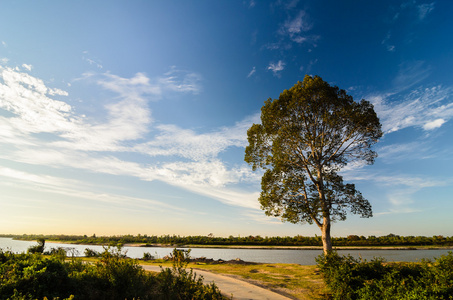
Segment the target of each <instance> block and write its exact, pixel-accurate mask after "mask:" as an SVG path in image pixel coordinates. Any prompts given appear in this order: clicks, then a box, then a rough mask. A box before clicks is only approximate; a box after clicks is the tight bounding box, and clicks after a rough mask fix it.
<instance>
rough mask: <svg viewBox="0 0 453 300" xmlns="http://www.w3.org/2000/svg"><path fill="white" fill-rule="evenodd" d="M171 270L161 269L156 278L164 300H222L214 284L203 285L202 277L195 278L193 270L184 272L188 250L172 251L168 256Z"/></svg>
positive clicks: (188, 257) (187, 261) (187, 260)
mask: <svg viewBox="0 0 453 300" xmlns="http://www.w3.org/2000/svg"><path fill="white" fill-rule="evenodd" d="M170 260H171V261H172V263H173V267H172V268H171V269H169V268H167V269H163V268H162V271H161V272H160V274H159V275H158V276H157V279H158V281H159V282H160V285H159V290H160V292H161V293H162V294H163V295H165V298H164V299H169V300H173V299H224V297H223V296H222V295H221V293H220V290H219V289H218V288H217V286H216V285H215V284H213V283H212V284H209V285H203V277H202V276H200V277H198V278H197V275H196V273H194V272H193V269H190V270H189V271H187V270H186V267H187V264H188V263H189V261H190V250H189V251H182V250H177V249H174V250H173V253H172V254H171V255H170Z"/></svg>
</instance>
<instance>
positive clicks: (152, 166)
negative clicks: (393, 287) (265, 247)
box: [0, 1, 453, 236]
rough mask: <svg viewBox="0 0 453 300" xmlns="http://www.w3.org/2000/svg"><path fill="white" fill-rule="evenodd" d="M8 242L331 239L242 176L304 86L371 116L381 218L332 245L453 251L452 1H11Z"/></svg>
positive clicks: (354, 224) (4, 156)
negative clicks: (271, 122)
mask: <svg viewBox="0 0 453 300" xmlns="http://www.w3.org/2000/svg"><path fill="white" fill-rule="evenodd" d="M0 11H1V12H2V16H1V18H0V42H1V44H0V149H1V150H0V206H1V209H0V232H3V233H18V234H22V233H45V234H88V235H91V234H93V233H95V234H97V235H118V234H138V233H140V234H156V235H162V234H179V235H208V234H210V233H212V234H214V235H215V236H229V235H233V236H237V235H241V236H244V235H262V236H275V235H280V236H286V235H289V236H293V235H297V234H300V235H309V236H313V235H315V234H318V235H320V232H319V229H318V228H317V227H316V226H310V225H294V224H286V223H282V222H281V221H280V220H278V219H275V218H269V217H266V216H265V215H264V213H263V211H261V210H260V207H259V203H258V201H257V198H258V195H259V192H260V176H261V173H260V172H253V171H252V170H251V168H250V167H249V166H248V165H247V164H246V163H245V162H244V160H243V156H244V148H245V146H246V145H247V140H246V131H247V129H248V128H249V127H250V126H251V124H252V123H253V122H255V123H257V122H259V113H260V108H261V106H262V105H263V103H264V101H265V100H266V99H268V98H277V97H278V95H279V94H280V93H281V92H282V91H283V90H284V89H288V88H290V87H292V86H293V85H294V84H295V83H296V82H297V81H298V80H302V79H303V77H304V75H305V74H309V75H319V76H321V77H322V78H323V79H324V80H326V81H327V82H329V83H330V84H332V85H337V86H338V87H340V88H342V89H346V90H347V91H348V93H349V94H350V95H352V96H353V97H354V99H356V100H360V99H367V100H369V101H371V102H372V103H373V104H374V105H375V110H376V111H377V113H378V116H379V117H380V120H381V123H382V125H383V130H384V132H385V134H384V136H383V138H382V139H381V141H380V142H379V143H378V144H377V145H376V146H375V150H376V151H377V152H378V154H379V157H378V159H377V160H376V162H375V164H374V165H372V166H360V165H348V166H347V167H346V168H345V169H344V170H343V171H342V175H343V176H344V179H345V180H346V181H347V182H352V183H355V184H356V186H357V188H358V189H359V190H360V191H361V192H362V194H363V195H364V196H365V197H366V198H367V199H369V201H370V202H371V204H372V206H373V212H374V217H373V218H370V219H360V218H358V217H356V216H352V215H350V216H349V218H348V219H347V220H346V221H345V222H338V223H335V224H334V225H333V228H332V234H333V235H334V236H346V235H349V234H358V235H365V236H368V235H386V234H389V233H394V234H400V235H427V236H430V235H437V234H442V235H446V236H451V235H453V232H452V228H453V218H451V211H452V210H453V199H452V195H453V187H452V185H453V175H452V174H453V173H452V171H451V170H452V169H453V159H452V155H451V153H453V151H452V150H453V139H452V132H453V122H452V118H453V76H452V70H453V39H452V37H451V36H452V35H451V32H452V30H453V19H452V18H451V15H452V13H453V2H451V1H434V2H431V1H77V2H76V1H39V2H38V1H2V2H1V3H0Z"/></svg>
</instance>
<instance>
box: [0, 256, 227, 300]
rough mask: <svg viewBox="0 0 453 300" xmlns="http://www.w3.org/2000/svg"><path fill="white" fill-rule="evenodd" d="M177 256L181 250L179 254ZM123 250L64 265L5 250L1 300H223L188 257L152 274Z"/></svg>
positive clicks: (0, 265)
mask: <svg viewBox="0 0 453 300" xmlns="http://www.w3.org/2000/svg"><path fill="white" fill-rule="evenodd" d="M175 251H177V250H175ZM124 256H125V255H124V253H122V252H121V249H120V248H118V249H117V250H110V248H107V249H105V251H104V252H103V253H102V254H101V258H100V260H99V261H98V262H96V263H95V264H88V263H84V262H83V261H81V260H80V259H72V260H71V261H68V262H65V261H64V260H62V259H61V257H59V256H58V253H57V255H53V256H50V257H47V258H46V257H44V256H42V255H40V254H24V253H22V254H14V253H11V252H3V251H2V250H1V249H0V300H3V299H5V300H6V299H11V300H31V299H44V298H47V299H49V300H50V299H57V298H58V299H84V300H85V299H87V300H91V299H93V300H94V299H96V300H124V299H131V300H132V299H142V300H147V299H223V298H222V296H221V295H220V291H219V290H218V288H217V287H216V286H215V285H214V284H211V285H208V286H205V285H203V282H202V278H201V277H200V278H197V277H196V274H194V273H193V271H192V270H190V271H186V270H185V269H184V268H185V267H186V266H187V263H186V259H187V258H188V256H185V255H182V256H181V255H179V252H174V255H173V256H172V257H173V258H174V267H173V269H162V271H161V272H160V273H159V274H157V275H153V274H152V273H147V272H145V270H144V269H143V268H142V267H141V266H140V265H138V264H137V261H136V260H133V259H129V258H124Z"/></svg>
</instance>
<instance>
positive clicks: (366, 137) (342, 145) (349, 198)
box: [245, 75, 382, 253]
mask: <svg viewBox="0 0 453 300" xmlns="http://www.w3.org/2000/svg"><path fill="white" fill-rule="evenodd" d="M247 135H248V142H249V145H248V146H247V148H246V150H245V161H246V162H247V163H249V164H250V165H252V167H253V170H256V169H257V168H262V169H264V170H265V173H264V175H263V177H262V180H261V189H262V191H261V195H260V198H259V201H260V203H261V208H262V209H263V210H264V211H265V213H266V215H268V216H275V217H280V218H281V219H282V221H287V222H291V223H309V224H312V223H315V224H316V225H317V226H318V227H319V228H320V230H321V232H322V242H323V249H324V253H327V252H329V251H331V250H332V242H331V236H330V229H331V223H332V222H335V221H337V220H345V219H346V213H347V211H348V210H349V211H350V212H351V213H354V214H359V215H361V217H365V218H368V217H371V216H372V210H371V205H370V203H369V202H368V200H366V199H365V198H364V197H363V196H362V194H361V193H360V192H359V191H357V190H356V189H355V186H354V184H345V183H344V182H343V178H342V176H340V175H338V172H339V171H340V170H341V168H343V167H345V166H346V165H347V164H348V163H351V162H365V163H367V164H372V163H373V162H374V159H375V158H376V157H377V154H376V153H375V152H374V151H372V150H371V146H372V145H373V144H375V143H376V142H377V141H378V139H379V138H380V137H381V136H382V131H381V124H380V122H379V119H378V117H377V115H376V113H375V111H374V108H373V105H372V104H371V103H370V102H368V101H365V100H361V101H360V102H354V100H353V98H352V97H351V96H349V95H347V94H346V92H345V91H344V90H340V89H339V88H338V87H336V86H333V87H332V86H330V85H329V84H328V83H327V82H325V81H323V80H322V78H321V77H319V76H315V77H311V76H308V75H307V76H305V78H304V81H303V82H298V83H297V84H296V85H294V86H293V87H292V88H291V89H289V90H285V91H283V93H281V94H280V97H279V98H278V99H274V100H272V99H268V100H267V101H266V102H265V104H264V106H263V107H262V108H261V124H253V125H252V127H251V128H250V129H249V130H248V132H247Z"/></svg>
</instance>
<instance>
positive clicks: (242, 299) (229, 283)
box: [141, 265, 291, 300]
mask: <svg viewBox="0 0 453 300" xmlns="http://www.w3.org/2000/svg"><path fill="white" fill-rule="evenodd" d="M141 266H142V267H143V269H145V270H147V271H152V272H160V267H158V266H149V265H141ZM194 272H195V273H196V274H197V276H200V275H201V276H203V278H204V282H205V283H211V282H215V284H216V285H217V286H218V287H219V289H220V290H221V291H222V294H224V295H225V296H228V297H231V295H233V299H234V300H255V299H256V300H266V299H268V300H288V299H291V298H288V297H285V296H282V295H280V294H277V293H274V292H272V291H269V290H266V289H264V288H261V287H259V286H256V285H253V284H250V283H248V282H245V281H242V280H239V279H235V278H232V277H228V276H223V275H218V274H214V273H211V272H206V271H202V270H197V269H194Z"/></svg>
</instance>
